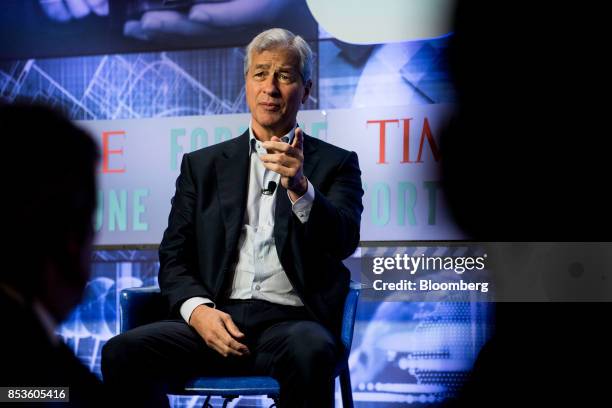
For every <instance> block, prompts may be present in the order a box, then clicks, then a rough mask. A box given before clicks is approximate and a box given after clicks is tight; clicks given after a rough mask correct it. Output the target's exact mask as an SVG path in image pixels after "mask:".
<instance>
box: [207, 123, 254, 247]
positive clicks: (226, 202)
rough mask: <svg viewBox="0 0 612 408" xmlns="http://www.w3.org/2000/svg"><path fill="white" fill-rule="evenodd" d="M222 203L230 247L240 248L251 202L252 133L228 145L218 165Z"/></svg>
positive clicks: (217, 162) (245, 134) (218, 181)
mask: <svg viewBox="0 0 612 408" xmlns="http://www.w3.org/2000/svg"><path fill="white" fill-rule="evenodd" d="M215 169H216V173H217V174H216V175H217V183H218V185H219V200H220V202H221V212H222V214H223V223H224V224H225V233H226V240H225V245H226V248H227V249H229V250H230V251H233V250H234V249H235V248H236V245H237V242H238V238H239V236H240V230H241V227H242V221H243V218H244V211H245V207H246V200H247V189H248V181H249V132H248V130H247V131H246V132H245V133H243V134H242V135H240V136H239V137H237V138H236V139H234V140H232V141H231V142H230V143H228V144H227V146H226V147H225V149H224V150H223V152H222V154H221V156H220V157H219V159H218V160H217V161H216V162H215Z"/></svg>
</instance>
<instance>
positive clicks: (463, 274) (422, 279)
mask: <svg viewBox="0 0 612 408" xmlns="http://www.w3.org/2000/svg"><path fill="white" fill-rule="evenodd" d="M486 260H487V254H482V255H466V256H453V255H450V254H449V255H426V254H424V253H420V254H419V253H410V254H409V253H395V254H391V255H386V256H368V255H367V254H366V255H365V256H363V257H362V262H363V263H362V266H363V270H362V272H363V274H362V275H364V276H363V277H364V278H365V280H366V282H367V283H369V287H370V288H371V289H372V291H371V292H373V293H371V296H373V297H381V296H382V297H386V296H387V295H388V294H389V293H393V294H395V295H396V296H395V297H396V298H397V299H398V300H401V299H411V300H449V301H450V300H454V301H470V300H472V301H474V300H481V301H483V300H485V301H486V300H488V295H487V294H488V292H489V285H490V282H488V281H486V280H484V276H483V273H484V272H485V271H486ZM366 286H368V285H367V284H366ZM377 293H378V294H377Z"/></svg>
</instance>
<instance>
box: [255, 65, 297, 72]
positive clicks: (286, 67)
mask: <svg viewBox="0 0 612 408" xmlns="http://www.w3.org/2000/svg"><path fill="white" fill-rule="evenodd" d="M270 67H271V65H270V64H255V66H254V67H253V68H254V69H270ZM278 71H282V72H293V71H297V70H296V68H295V67H294V66H292V65H284V66H282V67H279V68H278Z"/></svg>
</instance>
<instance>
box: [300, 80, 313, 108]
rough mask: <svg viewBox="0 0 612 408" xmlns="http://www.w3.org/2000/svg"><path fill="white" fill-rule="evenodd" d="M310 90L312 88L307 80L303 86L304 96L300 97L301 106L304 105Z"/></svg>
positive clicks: (310, 81) (310, 82)
mask: <svg viewBox="0 0 612 408" xmlns="http://www.w3.org/2000/svg"><path fill="white" fill-rule="evenodd" d="M310 88H312V80H310V79H309V80H308V81H306V83H305V84H304V96H302V105H303V104H305V103H306V101H307V100H308V97H309V96H310Z"/></svg>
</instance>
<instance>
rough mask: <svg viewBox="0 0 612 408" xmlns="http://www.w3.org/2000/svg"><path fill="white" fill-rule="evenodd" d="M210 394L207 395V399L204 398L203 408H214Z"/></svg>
mask: <svg viewBox="0 0 612 408" xmlns="http://www.w3.org/2000/svg"><path fill="white" fill-rule="evenodd" d="M210 397H211V396H210V395H207V396H206V399H205V400H204V405H202V408H213V406H212V405H210Z"/></svg>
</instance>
